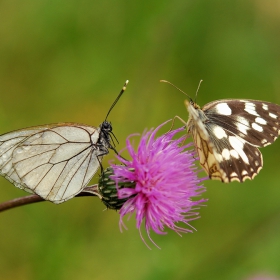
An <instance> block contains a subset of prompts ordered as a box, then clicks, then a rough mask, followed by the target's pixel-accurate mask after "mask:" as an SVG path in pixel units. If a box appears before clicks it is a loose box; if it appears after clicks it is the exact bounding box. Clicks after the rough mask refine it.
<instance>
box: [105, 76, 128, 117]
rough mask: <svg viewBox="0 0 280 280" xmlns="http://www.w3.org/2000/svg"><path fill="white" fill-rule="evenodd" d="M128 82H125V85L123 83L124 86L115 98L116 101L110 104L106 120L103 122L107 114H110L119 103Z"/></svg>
mask: <svg viewBox="0 0 280 280" xmlns="http://www.w3.org/2000/svg"><path fill="white" fill-rule="evenodd" d="M128 82H129V80H126V81H125V83H124V86H123V87H122V90H121V92H120V93H119V95H118V96H117V98H116V100H115V101H114V103H113V104H112V106H111V107H110V109H109V111H108V113H107V115H106V118H105V121H106V120H107V118H108V116H109V114H110V113H111V111H112V109H113V108H114V107H115V105H116V103H117V102H118V101H119V99H120V97H121V96H122V94H123V93H124V91H125V90H126V86H127V84H128Z"/></svg>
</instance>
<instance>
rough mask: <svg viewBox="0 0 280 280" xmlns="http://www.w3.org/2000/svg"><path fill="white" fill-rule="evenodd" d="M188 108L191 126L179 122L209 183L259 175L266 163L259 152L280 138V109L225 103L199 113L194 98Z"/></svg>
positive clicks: (269, 105) (233, 101)
mask: <svg viewBox="0 0 280 280" xmlns="http://www.w3.org/2000/svg"><path fill="white" fill-rule="evenodd" d="M165 82H166V81H165ZM189 98H190V97H189ZM185 105H186V107H187V110H188V112H189V119H188V122H187V123H185V122H184V121H183V120H182V119H181V118H180V117H177V118H179V119H180V120H181V121H183V122H184V123H185V124H186V126H187V129H188V132H190V133H191V134H192V137H193V140H194V143H195V146H196V150H197V153H198V156H199V160H200V164H201V165H202V167H203V168H204V169H205V171H206V172H207V174H208V175H209V177H210V179H217V180H220V181H222V182H225V183H229V182H232V181H238V182H243V181H244V180H246V179H250V180H251V179H253V178H254V177H255V176H256V175H257V174H258V173H259V172H260V170H261V169H262V166H263V159H262V154H261V152H260V150H259V149H258V148H259V147H265V146H267V145H270V144H271V143H273V142H274V141H275V140H276V139H277V137H278V136H279V134H280V106H279V105H277V104H273V103H270V102H265V101H259V100H250V99H242V100H241V99H222V100H216V101H213V102H210V103H208V104H206V105H205V106H204V107H203V108H202V109H200V107H199V106H198V105H197V104H196V103H195V102H194V101H192V99H191V98H190V101H188V100H186V101H185Z"/></svg>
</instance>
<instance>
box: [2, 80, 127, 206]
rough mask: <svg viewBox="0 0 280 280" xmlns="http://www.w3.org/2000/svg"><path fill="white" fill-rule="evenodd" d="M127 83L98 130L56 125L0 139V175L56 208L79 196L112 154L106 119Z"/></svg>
mask: <svg viewBox="0 0 280 280" xmlns="http://www.w3.org/2000/svg"><path fill="white" fill-rule="evenodd" d="M127 83H128V81H126V82H125V84H124V86H123V88H122V90H121V92H120V93H119V95H118V97H117V98H116V100H115V101H114V102H113V104H112V106H111V108H110V109H109V111H108V113H107V115H106V118H105V121H104V122H103V123H102V124H101V125H99V127H93V126H88V125H84V124H77V123H56V124H47V125H41V126H35V127H29V128H25V129H21V130H16V131H12V132H8V133H5V134H2V135H0V175H2V176H4V177H5V178H6V179H8V180H9V181H10V182H11V183H12V184H14V185H15V186H16V187H18V188H20V189H23V190H25V191H27V192H30V193H34V194H37V195H39V196H40V197H42V198H43V199H45V200H49V201H51V202H53V203H56V204H58V203H62V202H64V201H66V200H68V199H70V198H72V197H74V196H75V195H77V194H78V193H80V192H81V191H82V190H83V189H84V188H85V187H86V186H87V184H88V183H89V181H90V180H91V178H92V177H93V176H94V174H95V173H96V172H97V170H98V169H99V167H100V166H101V160H102V158H103V156H105V155H107V154H108V153H109V149H112V150H114V151H115V152H116V150H115V148H114V142H113V139H112V135H113V137H115V136H114V134H113V132H112V125H111V123H110V122H108V121H107V117H108V115H109V113H110V112H111V110H112V108H113V107H114V106H115V104H116V103H117V101H118V100H119V98H120V97H121V95H122V94H123V92H124V91H125V89H126V86H127ZM111 142H112V143H113V145H112V143H111ZM116 153H117V152H116Z"/></svg>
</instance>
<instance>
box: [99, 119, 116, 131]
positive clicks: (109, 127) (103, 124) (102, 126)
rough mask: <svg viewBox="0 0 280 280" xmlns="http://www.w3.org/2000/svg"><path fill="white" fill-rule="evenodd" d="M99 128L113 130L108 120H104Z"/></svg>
mask: <svg viewBox="0 0 280 280" xmlns="http://www.w3.org/2000/svg"><path fill="white" fill-rule="evenodd" d="M101 130H102V131H105V132H111V131H112V130H113V128H112V125H111V124H110V123H109V122H107V121H104V122H103V123H102V125H101Z"/></svg>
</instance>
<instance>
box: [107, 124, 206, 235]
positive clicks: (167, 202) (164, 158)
mask: <svg viewBox="0 0 280 280" xmlns="http://www.w3.org/2000/svg"><path fill="white" fill-rule="evenodd" d="M166 123H167V122H165V123H163V124H162V125H160V126H159V127H157V128H156V129H155V130H150V131H148V132H146V133H144V134H143V135H142V137H141V139H140V143H139V145H138V148H137V149H136V150H135V149H134V148H133V146H132V143H131V138H132V137H133V136H134V135H131V136H129V137H128V138H127V141H126V148H127V150H128V152H129V155H130V156H131V159H130V160H126V159H124V158H123V157H121V156H120V155H119V156H117V157H118V160H119V161H120V162H121V163H122V165H115V164H113V165H111V169H110V174H109V176H107V178H106V180H107V179H108V178H109V179H108V181H110V184H113V185H116V188H117V192H115V196H117V200H116V201H119V202H120V201H121V204H118V205H119V207H120V212H119V213H120V228H121V229H122V227H125V225H124V222H123V218H124V216H125V215H126V214H132V213H135V215H136V227H137V228H138V229H139V231H140V227H141V224H142V223H144V224H145V228H146V231H147V234H148V236H149V238H150V230H153V231H154V232H156V233H158V234H164V233H165V232H164V228H165V227H167V228H170V229H172V230H174V231H175V232H177V233H180V232H182V233H186V232H192V227H191V226H190V225H189V222H190V221H191V220H193V219H196V218H198V213H197V212H195V211H194V210H195V209H194V208H193V207H195V206H198V205H200V204H201V203H203V202H205V201H206V200H205V199H198V200H193V198H195V197H197V196H198V195H200V194H201V193H202V192H203V191H204V190H205V189H204V187H203V186H201V185H200V183H201V181H202V180H204V179H201V178H198V174H197V168H196V167H195V165H194V162H195V152H194V150H193V149H192V150H190V148H191V146H192V144H188V145H184V141H185V138H186V136H185V135H184V136H183V137H180V138H179V139H173V137H174V136H175V135H176V134H178V133H179V132H181V131H182V130H184V128H180V129H176V130H173V131H170V132H168V133H166V134H163V135H161V136H159V137H156V133H157V132H158V130H159V129H160V128H161V127H162V126H163V125H164V124H166ZM105 173H106V172H105ZM105 177H106V176H105ZM111 194H112V193H111ZM107 206H108V205H107ZM110 208H114V207H110ZM116 208H117V207H116ZM178 222H182V223H184V224H186V225H187V226H188V227H187V228H183V227H179V226H178V225H177V223H178ZM140 234H141V231H140ZM141 237H142V235H141ZM142 239H143V237H142ZM143 240H144V239H143ZM150 240H151V238H150Z"/></svg>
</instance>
